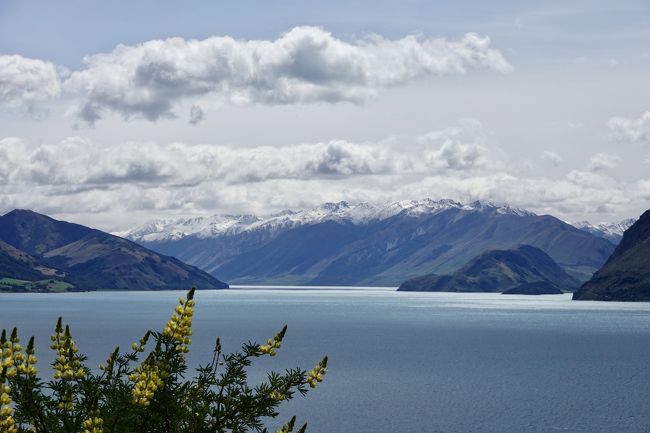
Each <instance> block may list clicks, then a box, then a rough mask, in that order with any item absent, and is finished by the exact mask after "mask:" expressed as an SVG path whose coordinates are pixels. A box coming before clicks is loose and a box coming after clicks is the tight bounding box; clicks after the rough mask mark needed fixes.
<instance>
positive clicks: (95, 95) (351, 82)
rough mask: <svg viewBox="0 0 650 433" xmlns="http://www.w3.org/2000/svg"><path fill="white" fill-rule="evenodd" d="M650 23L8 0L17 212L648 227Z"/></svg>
mask: <svg viewBox="0 0 650 433" xmlns="http://www.w3.org/2000/svg"><path fill="white" fill-rule="evenodd" d="M648 24H650V4H648V3H647V2H642V1H626V2H605V1H546V2H515V1H494V2H484V1H455V2H444V1H400V2H395V1H373V2H369V1H346V2H342V1H328V2H315V1H274V2H268V1H240V2H216V1H192V2H184V3H181V2H172V1H160V0H158V1H137V2H123V1H112V2H99V1H57V2H37V1H30V0H21V1H13V0H1V1H0V66H1V67H2V68H3V69H4V71H3V70H2V69H0V131H2V133H1V134H0V155H2V156H3V157H4V162H0V189H1V190H2V193H3V194H2V195H1V197H2V198H0V211H7V210H10V209H12V208H14V207H31V208H36V210H41V211H44V212H48V213H51V214H54V215H56V216H64V217H67V218H70V219H75V220H79V221H81V222H86V223H89V224H94V225H97V226H100V227H102V228H106V229H123V228H125V226H128V225H134V224H135V223H139V222H141V221H144V220H146V219H150V218H155V217H161V216H180V215H183V216H186V215H199V214H201V215H204V214H211V213H221V212H228V213H233V212H258V213H267V212H273V211H277V210H280V209H283V208H290V207H307V206H312V205H316V204H318V203H320V202H322V201H337V200H344V199H345V200H350V201H373V202H382V201H390V200H399V199H413V198H422V197H425V196H428V197H431V198H452V199H457V200H461V201H467V200H472V199H487V200H493V201H498V202H508V203H511V204H513V205H516V206H521V207H526V208H528V209H531V210H533V211H535V212H539V213H553V214H555V215H558V216H560V217H561V218H564V219H566V220H571V221H575V220H580V219H590V220H594V221H614V220H618V219H622V218H626V217H630V216H636V215H638V214H639V213H640V212H641V211H642V210H644V209H645V208H647V207H649V206H648V204H649V201H650V176H648V175H647V174H646V173H647V172H649V171H650V170H648V168H649V167H650V162H648V161H650V157H649V156H648V155H650V132H649V131H650V116H646V113H647V112H648V111H649V110H650V102H648V101H650V86H647V77H648V76H649V73H650V44H649V43H648V42H650V26H649V25H648ZM296 28H298V30H295V29H296ZM468 35H470V36H468ZM472 35H475V36H472ZM224 37H231V38H232V39H228V40H226V39H224ZM168 38H179V39H175V40H173V41H175V42H173V41H171V42H170V40H168ZM210 38H211V39H210ZM409 38H411V39H409ZM192 40H196V41H192ZM231 41H233V42H231ZM314 41H320V42H318V43H321V42H323V41H325V42H324V43H325V45H320V46H319V45H318V43H317V42H314ZM120 44H122V45H123V46H124V49H122V51H120V50H116V47H117V46H118V45H120ZM305 44H306V45H305ZM310 44H311V45H310ZM314 44H316V45H314ZM325 46H326V48H323V47H325ZM228 47H234V48H232V49H233V50H234V51H232V52H230V53H228V52H226V51H227V50H228V49H230V48H228ZM287 47H288V48H287ZM318 47H320V48H318ZM321 48H323V51H322V52H321V51H318V50H320V49H321ZM224 50H226V51H224ZM278 50H279V51H278ZM283 50H284V51H283ZM292 50H293V51H292ZM310 50H311V51H310ZM414 50H415V51H414ZM102 53H103V54H102ZM196 53H200V54H196ZM242 53H243V54H242ZM278 53H280V54H278ZM414 53H415V54H414ZM276 55H277V56H279V57H277V56H276ZM188 56H189V57H188ZM192 56H193V57H192ZM260 56H261V57H260ZM274 56H276V57H274ZM287 56H288V57H287ZM350 56H352V57H350ZM355 56H356V57H355ZM259 58H264V59H266V60H265V61H266V62H271V64H272V65H275V66H273V68H272V69H265V68H267V66H268V65H267V66H264V67H262V66H259V65H258V66H256V67H255V68H257V69H255V68H253V69H249V66H250V65H248V63H247V62H251V61H253V62H255V61H257V60H255V59H259ZM3 62H4V63H3ZM215 62H216V63H215ZM218 62H222V63H220V64H229V65H230V67H231V70H229V72H228V73H227V74H229V75H219V74H222V73H224V72H223V70H222V69H219V70H218V71H217V70H214V71H212V72H205V71H206V70H207V69H206V68H214V67H215V65H216V64H217V63H218ZM223 62H225V63H223ZM237 62H240V63H237ZM241 62H244V63H241ZM278 62H279V63H278ZM283 62H284V63H283ZM233 65H234V66H233ZM237 65H239V66H237ZM242 65H247V66H242ZM232 68H234V69H232ZM238 68H239V69H238ZM241 68H244V69H241ZM260 68H261V69H260ZM143 71H144V72H143ZM269 71H271V72H269ZM143 74H145V75H143ZM247 74H249V75H247ZM250 74H252V75H250ZM259 74H262V75H259ZM172 76H173V81H170V80H171V78H170V77H172ZM243 76H248V78H246V79H244V78H242V77H243ZM163 81H164V83H163ZM161 83H162V84H161ZM145 148H146V149H147V152H145V153H143V152H142V149H145ZM90 161H93V162H94V163H95V164H92V166H89V162H90ZM206 161H209V162H206ZM256 164H261V166H259V167H258V166H257V165H256ZM274 164H275V165H277V166H279V167H275V168H273V169H270V168H269V167H270V166H272V165H274ZM242 167H248V168H247V169H242ZM314 167H321V168H322V169H319V170H315V169H314ZM323 167H324V168H323ZM188 170H189V171H190V172H195V173H194V174H195V176H188V175H187V171H188ZM240 171H241V172H240ZM197 173H198V174H197ZM233 173H234V174H233Z"/></svg>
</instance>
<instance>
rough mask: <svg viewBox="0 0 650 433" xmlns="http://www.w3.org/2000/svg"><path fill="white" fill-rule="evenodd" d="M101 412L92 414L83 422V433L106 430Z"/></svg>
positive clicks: (95, 432) (96, 432)
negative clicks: (100, 415)
mask: <svg viewBox="0 0 650 433" xmlns="http://www.w3.org/2000/svg"><path fill="white" fill-rule="evenodd" d="M98 415H99V414H97V413H96V414H95V415H94V416H91V417H90V418H88V419H87V420H85V421H84V422H83V423H82V425H81V426H82V427H83V431H82V433H103V432H104V427H103V424H104V420H103V419H101V418H100V417H99V416H98Z"/></svg>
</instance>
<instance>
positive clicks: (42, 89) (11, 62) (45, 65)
mask: <svg viewBox="0 0 650 433" xmlns="http://www.w3.org/2000/svg"><path fill="white" fill-rule="evenodd" d="M60 92H61V86H60V82H59V76H58V74H57V70H56V67H55V66H54V65H53V64H52V63H50V62H45V61H43V60H37V59H29V58H26V57H22V56H19V55H11V56H8V55H0V104H3V105H6V106H8V107H10V108H19V109H26V110H28V111H31V110H32V109H33V108H34V104H35V103H37V102H41V101H45V100H48V99H51V98H54V97H57V96H59V94H60Z"/></svg>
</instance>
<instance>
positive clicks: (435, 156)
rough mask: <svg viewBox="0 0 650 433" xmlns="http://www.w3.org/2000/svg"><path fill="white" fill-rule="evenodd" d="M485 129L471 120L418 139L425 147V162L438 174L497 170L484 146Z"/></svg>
mask: <svg viewBox="0 0 650 433" xmlns="http://www.w3.org/2000/svg"><path fill="white" fill-rule="evenodd" d="M483 140H484V137H483V135H482V125H481V124H480V122H478V121H476V120H472V119H466V120H464V121H462V122H461V125H459V126H455V127H449V128H446V129H444V130H441V131H434V132H430V133H428V134H425V135H423V136H421V137H418V142H420V143H422V144H426V145H427V146H428V147H429V149H428V150H427V151H426V152H425V155H424V161H425V162H426V164H427V165H428V166H429V167H432V168H433V169H437V170H446V169H449V170H468V169H475V168H481V167H486V166H488V165H490V164H491V163H492V164H491V167H492V168H496V167H495V164H494V163H495V162H496V161H494V160H493V159H492V160H490V152H489V151H488V148H487V146H485V144H484V143H483Z"/></svg>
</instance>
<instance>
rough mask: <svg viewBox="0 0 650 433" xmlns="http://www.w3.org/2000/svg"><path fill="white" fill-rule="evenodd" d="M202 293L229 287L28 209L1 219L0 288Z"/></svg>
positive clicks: (124, 241) (191, 269)
mask: <svg viewBox="0 0 650 433" xmlns="http://www.w3.org/2000/svg"><path fill="white" fill-rule="evenodd" d="M37 282H43V284H41V285H39V284H35V283H37ZM56 283H59V284H58V285H57V286H58V287H62V286H63V287H69V288H70V289H73V290H96V289H129V290H149V289H185V288H188V287H191V286H196V287H197V288H200V289H211V288H225V287H228V286H227V284H225V283H223V282H221V281H219V280H218V279H216V278H215V277H213V276H211V275H209V274H207V273H206V272H204V271H202V270H200V269H198V268H196V267H194V266H190V265H187V264H185V263H183V262H181V261H180V260H178V259H175V258H173V257H167V256H164V255H161V254H159V253H156V252H154V251H151V250H148V249H147V248H144V247H142V246H141V245H138V244H136V243H134V242H131V241H129V240H127V239H123V238H120V237H117V236H114V235H111V234H109V233H105V232H102V231H99V230H95V229H92V228H89V227H85V226H82V225H79V224H72V223H68V222H64V221H57V220H55V219H53V218H50V217H48V216H45V215H41V214H38V213H36V212H32V211H29V210H20V209H18V210H14V211H11V212H9V213H7V214H6V215H3V216H1V217H0V289H2V288H3V287H4V288H6V287H9V288H10V289H12V288H14V289H15V288H20V287H23V288H24V287H28V286H29V287H32V288H37V289H38V288H39V287H41V288H47V287H48V286H51V285H52V284H56Z"/></svg>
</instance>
